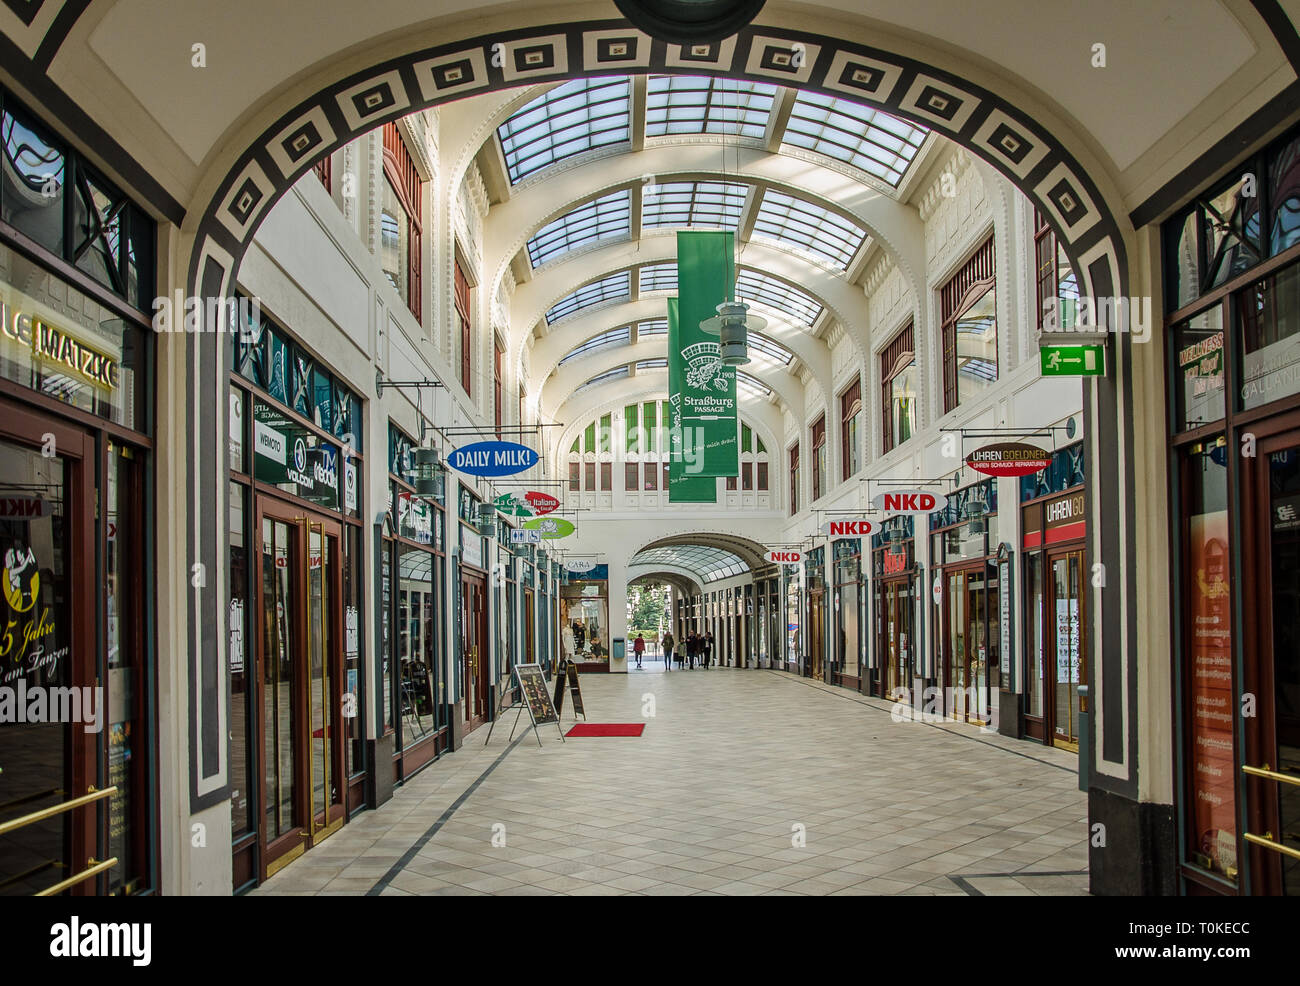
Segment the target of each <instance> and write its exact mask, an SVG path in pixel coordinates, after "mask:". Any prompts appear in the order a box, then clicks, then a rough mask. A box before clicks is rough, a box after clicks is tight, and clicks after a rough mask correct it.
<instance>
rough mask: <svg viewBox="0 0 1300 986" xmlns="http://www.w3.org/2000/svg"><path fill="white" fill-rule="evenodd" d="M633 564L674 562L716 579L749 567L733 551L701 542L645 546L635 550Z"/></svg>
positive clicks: (706, 577)
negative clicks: (643, 548)
mask: <svg viewBox="0 0 1300 986" xmlns="http://www.w3.org/2000/svg"><path fill="white" fill-rule="evenodd" d="M632 565H634V566H654V565H672V566H673V567H674V568H684V569H686V570H687V571H689V572H694V573H695V574H696V575H698V576H700V579H701V581H704V582H716V581H717V580H718V579H726V578H730V577H731V576H733V575H744V574H745V573H746V572H748V571H749V566H748V565H746V564H745V563H744V561H742V560H741V559H740V558H739V557H738V556H737V555H734V554H732V553H731V552H730V551H724V550H723V549H721V548H710V547H707V546H705V545H698V544H685V545H665V546H663V547H659V548H646V549H645V550H643V551H638V552H637V553H636V555H635V557H633V559H632Z"/></svg>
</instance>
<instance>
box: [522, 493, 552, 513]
mask: <svg viewBox="0 0 1300 986" xmlns="http://www.w3.org/2000/svg"><path fill="white" fill-rule="evenodd" d="M524 499H525V500H526V501H527V502H528V505H529V506H530V507H532V508H533V513H534V514H536V515H537V516H538V517H541V516H543V515H544V514H549V513H550V512H551V511H552V510H558V509H559V508H560V501H559V500H557V499H556V498H555V497H553V496H551V494H549V493H538V492H537V491H536V490H529V491H528V492H527V493H525V494H524Z"/></svg>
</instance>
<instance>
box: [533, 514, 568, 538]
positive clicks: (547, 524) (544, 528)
mask: <svg viewBox="0 0 1300 986" xmlns="http://www.w3.org/2000/svg"><path fill="white" fill-rule="evenodd" d="M524 530H528V531H540V532H541V534H542V537H544V538H546V539H547V540H553V539H555V538H567V537H568V536H569V535H570V534H572V533H573V532H574V526H573V523H572V521H567V520H565V519H564V518H563V517H534V518H533V519H532V520H530V521H527V522H525V524H524Z"/></svg>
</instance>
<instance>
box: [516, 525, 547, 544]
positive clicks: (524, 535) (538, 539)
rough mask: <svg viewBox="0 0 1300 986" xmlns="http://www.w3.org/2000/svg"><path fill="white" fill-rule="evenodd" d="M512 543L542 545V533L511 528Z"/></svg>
mask: <svg viewBox="0 0 1300 986" xmlns="http://www.w3.org/2000/svg"><path fill="white" fill-rule="evenodd" d="M510 543H511V544H541V543H542V532H541V531H529V530H516V529H514V528H511V530H510Z"/></svg>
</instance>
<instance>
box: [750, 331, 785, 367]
mask: <svg viewBox="0 0 1300 986" xmlns="http://www.w3.org/2000/svg"><path fill="white" fill-rule="evenodd" d="M749 348H750V349H752V350H754V351H755V352H759V353H762V354H763V355H764V356H767V357H769V358H770V359H774V360H776V361H777V362H779V363H781V364H782V365H783V366H789V365H790V361H791V360H793V359H794V353H792V352H790V350H788V349H786V348H785V347H784V346H783V345H781V344H780V343H779V342H776V341H775V340H772V339H769V338H768V337H767V336H763V335H759V334H758V333H757V332H751V333H749Z"/></svg>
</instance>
